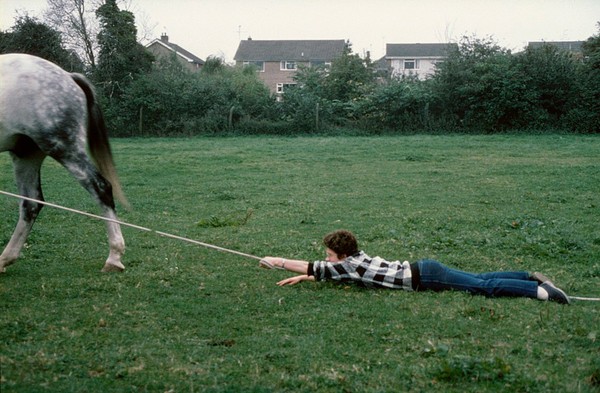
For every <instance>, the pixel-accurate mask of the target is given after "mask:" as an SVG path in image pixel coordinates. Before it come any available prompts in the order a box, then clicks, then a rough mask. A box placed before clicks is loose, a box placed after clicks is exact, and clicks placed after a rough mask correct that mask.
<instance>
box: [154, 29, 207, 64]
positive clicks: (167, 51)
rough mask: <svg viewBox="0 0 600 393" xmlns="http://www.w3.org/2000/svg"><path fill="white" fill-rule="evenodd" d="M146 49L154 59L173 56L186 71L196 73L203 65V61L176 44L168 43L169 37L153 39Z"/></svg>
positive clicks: (163, 36)
mask: <svg viewBox="0 0 600 393" xmlns="http://www.w3.org/2000/svg"><path fill="white" fill-rule="evenodd" d="M146 49H148V51H150V52H151V53H152V54H153V55H154V56H155V57H156V58H159V57H167V56H171V55H173V54H175V57H176V59H177V60H178V61H179V62H180V63H181V64H183V65H184V66H185V67H186V68H187V69H188V70H190V71H193V72H197V71H200V69H201V68H202V66H203V65H204V61H203V60H202V59H201V58H199V57H197V56H196V55H194V54H193V53H191V52H188V51H187V50H185V49H183V48H182V47H180V46H179V45H177V44H174V43H172V42H169V36H168V35H166V34H162V35H161V36H160V39H154V40H152V41H151V42H150V43H149V44H147V45H146Z"/></svg>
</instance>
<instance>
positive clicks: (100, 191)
mask: <svg viewBox="0 0 600 393" xmlns="http://www.w3.org/2000/svg"><path fill="white" fill-rule="evenodd" d="M57 159H58V160H59V161H60V162H61V164H63V166H64V167H65V168H67V170H68V171H69V172H71V174H73V176H75V178H76V179H77V180H78V181H79V183H80V184H81V185H82V186H83V187H84V188H85V189H86V190H87V191H88V192H89V193H90V194H91V195H92V197H93V198H94V199H95V200H96V202H97V203H98V204H99V205H100V207H101V208H102V211H103V214H104V217H106V218H108V219H110V220H117V214H116V212H115V202H114V198H113V193H112V186H111V185H110V183H109V182H108V181H107V180H106V179H104V177H103V176H102V175H101V174H100V173H99V172H98V171H97V170H96V168H95V167H94V166H93V165H92V163H91V162H90V161H89V159H88V158H87V155H85V153H83V152H81V153H79V154H77V155H72V156H71V157H70V158H69V159H64V158H63V159H61V158H57ZM106 226H107V231H108V244H109V247H110V249H109V254H108V258H107V259H106V263H105V264H104V267H103V268H102V271H103V272H114V271H118V272H120V271H123V270H124V269H125V266H124V265H123V263H122V262H121V258H122V257H123V254H124V253H125V240H124V239H123V235H122V234H121V226H120V225H119V224H117V223H116V222H110V221H107V223H106Z"/></svg>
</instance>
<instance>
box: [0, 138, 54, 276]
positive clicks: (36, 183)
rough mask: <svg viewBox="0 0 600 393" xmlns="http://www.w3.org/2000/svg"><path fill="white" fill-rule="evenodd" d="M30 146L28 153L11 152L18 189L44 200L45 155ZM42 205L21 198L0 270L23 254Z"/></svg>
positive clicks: (2, 256) (1, 259)
mask: <svg viewBox="0 0 600 393" xmlns="http://www.w3.org/2000/svg"><path fill="white" fill-rule="evenodd" d="M29 147H30V148H32V151H31V152H30V153H27V154H26V155H25V154H20V153H19V151H18V150H17V151H16V152H13V153H11V156H12V160H13V165H14V169H15V180H16V183H17V189H18V192H19V194H20V195H23V196H26V197H29V198H33V199H37V200H40V201H43V200H44V197H43V195H42V186H41V182H40V168H41V166H42V162H43V161H44V158H45V155H44V154H43V153H42V152H41V151H40V150H39V149H38V148H37V146H35V147H31V146H29ZM42 207H43V205H42V204H39V203H36V202H31V201H27V200H24V199H23V200H21V202H20V204H19V221H18V222H17V225H16V227H15V230H14V232H13V234H12V236H11V238H10V241H9V242H8V244H7V245H6V247H5V248H4V251H3V252H2V255H0V272H3V271H4V268H5V267H6V266H8V265H10V264H12V263H13V262H15V260H17V258H18V257H19V255H20V254H21V250H22V249H23V246H24V245H25V241H26V240H27V237H28V236H29V233H30V232H31V228H33V224H34V222H35V219H36V218H37V216H38V214H39V212H40V210H42Z"/></svg>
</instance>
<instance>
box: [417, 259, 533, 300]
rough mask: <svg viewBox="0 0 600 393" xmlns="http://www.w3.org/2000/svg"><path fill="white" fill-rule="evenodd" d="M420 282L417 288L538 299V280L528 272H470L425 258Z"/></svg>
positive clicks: (420, 271)
mask: <svg viewBox="0 0 600 393" xmlns="http://www.w3.org/2000/svg"><path fill="white" fill-rule="evenodd" d="M417 265H418V267H419V274H420V282H419V284H418V288H417V290H427V289H429V290H432V291H443V290H448V289H455V290H458V291H467V292H469V293H471V294H477V295H485V296H488V297H492V296H494V297H495V296H525V297H532V298H537V289H538V283H537V281H533V280H531V279H530V278H529V273H528V272H523V271H519V272H491V273H481V274H475V273H467V272H463V271H460V270H456V269H451V268H449V267H447V266H446V265H443V264H441V263H440V262H437V261H434V260H431V259H423V260H420V261H418V262H417Z"/></svg>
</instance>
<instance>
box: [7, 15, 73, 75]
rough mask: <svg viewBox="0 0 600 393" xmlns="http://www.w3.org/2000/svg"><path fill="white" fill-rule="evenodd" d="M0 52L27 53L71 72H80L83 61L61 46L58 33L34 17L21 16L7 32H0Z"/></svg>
mask: <svg viewBox="0 0 600 393" xmlns="http://www.w3.org/2000/svg"><path fill="white" fill-rule="evenodd" d="M0 53H27V54H30V55H35V56H39V57H42V58H44V59H46V60H50V61H51V62H53V63H56V64H58V65H59V66H61V67H62V68H64V69H65V70H67V71H71V72H82V71H83V63H82V62H81V60H80V59H79V58H78V57H77V55H76V54H75V53H73V52H69V51H67V50H66V49H64V48H63V45H62V39H61V37H60V33H59V32H58V31H56V30H54V29H52V28H51V27H49V26H47V25H45V24H43V23H41V22H40V21H38V20H37V19H36V18H33V17H30V16H21V17H18V18H16V20H15V24H14V25H13V26H12V28H11V31H9V32H0Z"/></svg>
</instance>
